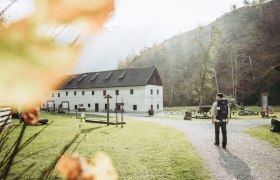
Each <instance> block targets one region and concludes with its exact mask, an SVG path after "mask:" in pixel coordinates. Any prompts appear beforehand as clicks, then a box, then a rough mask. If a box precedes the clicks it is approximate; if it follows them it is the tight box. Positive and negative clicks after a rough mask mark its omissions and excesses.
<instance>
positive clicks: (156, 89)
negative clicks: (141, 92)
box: [145, 85, 163, 112]
mask: <svg viewBox="0 0 280 180" xmlns="http://www.w3.org/2000/svg"><path fill="white" fill-rule="evenodd" d="M151 90H152V94H151ZM145 97H146V99H145V104H146V105H145V107H146V109H145V111H148V110H149V109H151V105H153V109H154V111H155V112H162V111H163V88H162V86H154V85H148V86H145Z"/></svg>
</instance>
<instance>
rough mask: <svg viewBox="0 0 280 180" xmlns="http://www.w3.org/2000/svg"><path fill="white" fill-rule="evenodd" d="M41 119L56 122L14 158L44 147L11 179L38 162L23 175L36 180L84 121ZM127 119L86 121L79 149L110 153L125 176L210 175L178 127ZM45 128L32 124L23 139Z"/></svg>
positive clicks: (60, 117)
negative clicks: (118, 124) (103, 122)
mask: <svg viewBox="0 0 280 180" xmlns="http://www.w3.org/2000/svg"><path fill="white" fill-rule="evenodd" d="M41 117H42V118H48V119H49V120H50V121H54V122H53V123H52V124H51V125H50V126H49V127H48V128H47V129H46V130H45V131H44V132H43V133H42V134H40V136H38V138H36V139H35V140H34V141H33V142H32V144H30V145H29V146H27V147H26V148H25V149H24V150H23V151H22V152H21V153H20V154H19V155H18V156H17V158H16V160H15V161H19V160H21V159H22V158H24V157H26V156H28V155H31V154H32V153H33V152H36V151H39V150H43V151H42V152H40V153H39V154H36V155H34V156H31V157H30V158H28V159H25V160H23V161H22V162H20V163H18V164H15V165H14V166H13V167H12V170H11V172H10V178H11V179H14V178H16V177H17V176H18V175H19V174H20V172H22V171H23V170H24V169H25V168H26V167H28V166H30V165H31V164H32V163H35V164H34V165H33V166H32V168H30V169H28V170H27V171H25V174H24V177H26V178H28V177H31V179H36V177H38V176H39V175H40V173H41V172H42V171H43V170H44V169H45V168H46V167H47V166H48V165H49V164H50V163H51V161H52V160H53V159H54V158H55V157H56V156H57V155H58V154H59V152H60V150H61V149H62V148H63V147H64V145H65V144H66V143H67V142H69V141H70V140H71V139H72V138H73V137H74V135H75V134H76V133H77V132H78V131H79V127H78V126H79V122H80V121H79V120H77V119H75V118H74V117H73V116H72V115H53V114H45V113H42V116H41ZM98 118H102V117H98ZM126 122H127V125H125V127H124V128H123V129H121V128H116V127H115V126H109V127H108V126H106V125H101V124H93V123H85V124H84V126H83V130H82V131H81V135H82V136H81V137H80V139H81V138H82V137H83V136H84V135H86V138H85V139H84V140H82V141H81V143H80V144H79V146H78V147H77V149H76V150H75V152H74V153H79V154H80V155H82V156H85V157H87V158H90V157H92V156H93V154H95V153H96V152H98V151H103V152H106V153H107V154H109V156H110V157H111V158H112V161H113V164H114V166H115V167H116V169H117V171H118V173H119V177H120V179H209V178H210V176H209V173H208V171H207V170H206V168H205V166H204V163H203V161H202V160H201V159H200V157H199V156H198V154H197V153H196V151H195V150H194V147H193V146H192V145H191V144H190V143H189V142H187V141H186V138H185V135H184V134H183V133H181V132H179V131H178V130H176V129H174V128H170V127H167V126H164V125H160V124H155V123H151V122H142V121H134V120H126ZM13 123H14V124H17V123H18V122H16V121H14V122H13ZM43 127H44V126H30V127H28V128H27V131H26V133H25V138H24V139H27V138H28V137H30V136H31V135H33V134H34V133H36V132H38V131H40V130H41V129H42V128H43ZM19 130H20V129H17V130H16V131H14V132H13V133H12V134H11V136H10V139H9V141H10V142H11V143H10V144H12V142H13V141H14V140H15V138H16V137H17V136H18V133H19ZM78 141H79V140H78ZM77 143H78V142H76V143H75V144H73V147H71V148H70V149H69V150H68V152H67V153H66V154H71V153H72V151H73V149H74V147H75V146H76V145H77ZM0 158H1V153H0ZM32 173H33V174H32Z"/></svg>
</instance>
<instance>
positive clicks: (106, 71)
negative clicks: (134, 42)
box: [67, 66, 155, 76]
mask: <svg viewBox="0 0 280 180" xmlns="http://www.w3.org/2000/svg"><path fill="white" fill-rule="evenodd" d="M146 68H155V66H145V67H133V68H126V69H114V70H105V71H92V72H86V73H76V74H68V75H67V76H74V75H82V74H92V73H104V72H112V71H123V70H130V69H146Z"/></svg>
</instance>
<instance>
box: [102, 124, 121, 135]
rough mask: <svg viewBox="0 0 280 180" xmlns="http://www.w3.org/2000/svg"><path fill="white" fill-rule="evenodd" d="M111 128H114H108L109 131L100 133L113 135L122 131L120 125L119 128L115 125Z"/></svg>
mask: <svg viewBox="0 0 280 180" xmlns="http://www.w3.org/2000/svg"><path fill="white" fill-rule="evenodd" d="M111 126H114V127H108V129H104V130H103V131H99V132H100V133H102V134H111V133H112V132H115V131H117V130H119V129H120V125H119V126H118V127H116V126H115V125H111ZM106 127H107V126H106Z"/></svg>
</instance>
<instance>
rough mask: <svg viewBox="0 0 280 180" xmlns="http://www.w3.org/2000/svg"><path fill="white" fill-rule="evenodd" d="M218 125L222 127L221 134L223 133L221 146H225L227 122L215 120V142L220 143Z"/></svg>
mask: <svg viewBox="0 0 280 180" xmlns="http://www.w3.org/2000/svg"><path fill="white" fill-rule="evenodd" d="M220 127H221V129H222V134H223V142H222V146H223V147H226V145H227V123H226V122H222V121H221V122H215V143H216V144H220V138H219V134H220Z"/></svg>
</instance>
